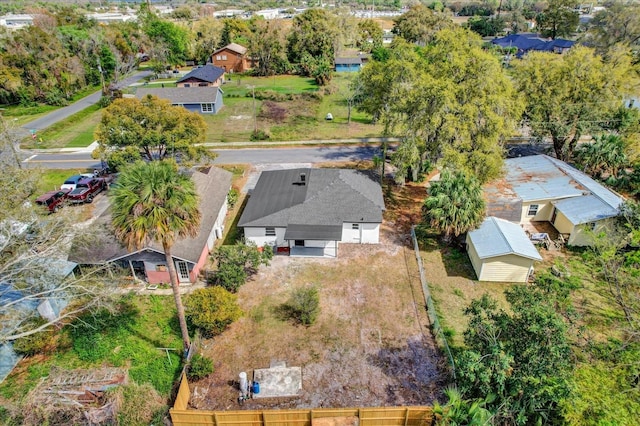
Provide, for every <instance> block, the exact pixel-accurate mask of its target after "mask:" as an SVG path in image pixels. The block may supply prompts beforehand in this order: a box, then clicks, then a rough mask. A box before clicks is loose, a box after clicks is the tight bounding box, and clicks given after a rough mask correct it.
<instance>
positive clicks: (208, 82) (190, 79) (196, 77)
mask: <svg viewBox="0 0 640 426" xmlns="http://www.w3.org/2000/svg"><path fill="white" fill-rule="evenodd" d="M224 71H225V70H224V69H223V68H220V67H216V66H213V65H211V64H207V65H204V66H202V67H197V68H195V69H193V70H191V71H190V72H189V73H188V74H187V75H185V76H184V77H182V78H181V79H179V80H178V81H176V86H178V87H220V86H222V83H224Z"/></svg>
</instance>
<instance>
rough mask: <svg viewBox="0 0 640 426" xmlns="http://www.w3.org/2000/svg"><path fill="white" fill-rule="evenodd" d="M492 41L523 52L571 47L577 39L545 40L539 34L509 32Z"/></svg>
mask: <svg viewBox="0 0 640 426" xmlns="http://www.w3.org/2000/svg"><path fill="white" fill-rule="evenodd" d="M491 43H493V44H495V45H498V46H501V47H515V48H517V49H518V50H520V51H522V52H528V51H529V50H540V51H554V50H555V49H569V48H570V47H572V46H573V45H574V44H576V42H575V41H572V40H565V39H562V38H557V39H555V40H545V39H543V38H540V37H538V35H537V34H532V33H524V34H509V35H508V36H506V37H501V38H496V39H493V40H491Z"/></svg>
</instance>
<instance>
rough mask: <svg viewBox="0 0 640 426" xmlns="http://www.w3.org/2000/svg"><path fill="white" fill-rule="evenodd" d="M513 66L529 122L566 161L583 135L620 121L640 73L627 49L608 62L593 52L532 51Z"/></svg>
mask: <svg viewBox="0 0 640 426" xmlns="http://www.w3.org/2000/svg"><path fill="white" fill-rule="evenodd" d="M512 64H513V66H514V68H515V78H516V82H517V83H516V84H517V87H518V91H519V92H520V93H521V94H522V95H523V97H524V99H525V100H526V103H527V104H526V107H525V114H524V116H525V118H526V119H527V124H528V125H529V126H530V127H531V129H532V131H533V133H534V135H536V136H538V137H540V138H550V139H551V140H552V141H553V148H554V150H555V153H556V156H557V157H558V158H560V159H562V160H569V159H571V157H572V156H573V152H574V150H575V147H576V145H577V143H578V141H579V140H580V137H581V136H582V135H584V134H588V132H597V131H598V130H601V129H602V128H603V127H607V126H610V125H611V124H612V121H615V120H616V118H615V114H616V113H617V112H618V111H619V109H620V106H621V104H622V101H623V99H624V98H625V96H626V95H629V94H631V93H633V90H634V87H635V86H636V84H637V70H636V68H635V67H634V65H633V64H632V62H631V56H630V55H629V54H628V52H624V51H617V52H616V53H615V55H613V56H612V57H610V58H609V59H608V60H604V59H603V58H602V57H600V56H599V55H597V54H596V53H595V52H594V51H593V49H590V48H588V47H584V46H574V47H573V48H572V49H571V50H569V51H568V52H567V53H565V54H563V55H557V54H555V53H549V52H530V53H528V54H527V55H526V56H525V57H524V58H522V59H521V60H518V61H513V62H512Z"/></svg>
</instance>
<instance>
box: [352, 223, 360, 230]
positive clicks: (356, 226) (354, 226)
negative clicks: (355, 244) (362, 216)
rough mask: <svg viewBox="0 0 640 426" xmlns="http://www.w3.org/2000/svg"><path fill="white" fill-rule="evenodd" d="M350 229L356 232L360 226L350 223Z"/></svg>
mask: <svg viewBox="0 0 640 426" xmlns="http://www.w3.org/2000/svg"><path fill="white" fill-rule="evenodd" d="M351 229H353V230H358V229H360V224H359V223H352V224H351Z"/></svg>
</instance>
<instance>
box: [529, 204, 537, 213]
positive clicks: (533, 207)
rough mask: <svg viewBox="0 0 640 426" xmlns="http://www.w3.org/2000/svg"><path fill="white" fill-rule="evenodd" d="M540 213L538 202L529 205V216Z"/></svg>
mask: <svg viewBox="0 0 640 426" xmlns="http://www.w3.org/2000/svg"><path fill="white" fill-rule="evenodd" d="M537 214H538V205H537V204H531V205H530V206H529V211H528V212H527V216H535V215H537Z"/></svg>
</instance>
